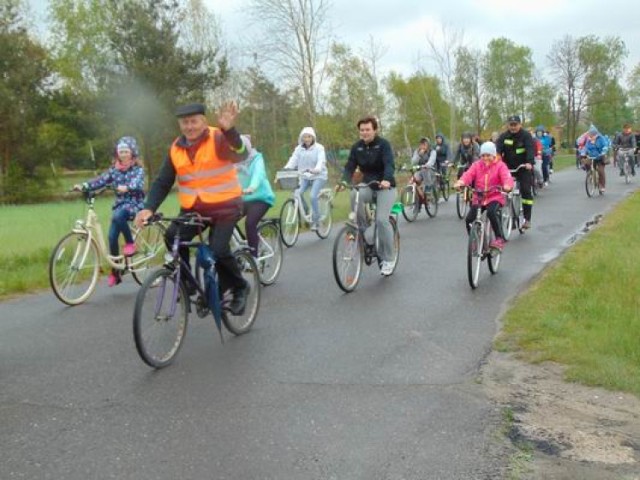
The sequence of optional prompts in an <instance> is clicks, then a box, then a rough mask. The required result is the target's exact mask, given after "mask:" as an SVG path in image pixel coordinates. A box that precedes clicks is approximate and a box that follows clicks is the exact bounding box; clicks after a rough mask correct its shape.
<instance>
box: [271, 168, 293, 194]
mask: <svg viewBox="0 0 640 480" xmlns="http://www.w3.org/2000/svg"><path fill="white" fill-rule="evenodd" d="M276 183H277V184H278V187H279V188H280V189H281V190H295V189H296V188H298V172H297V171H296V170H279V171H277V172H276Z"/></svg>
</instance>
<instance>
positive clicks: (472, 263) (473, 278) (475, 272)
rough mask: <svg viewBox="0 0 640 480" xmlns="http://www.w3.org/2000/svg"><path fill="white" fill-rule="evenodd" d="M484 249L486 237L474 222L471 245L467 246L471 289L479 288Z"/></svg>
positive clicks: (480, 227)
mask: <svg viewBox="0 0 640 480" xmlns="http://www.w3.org/2000/svg"><path fill="white" fill-rule="evenodd" d="M483 248H484V235H483V232H482V226H481V225H480V224H479V223H477V222H474V223H473V224H472V225H471V230H469V243H468V245H467V277H468V278H469V285H470V286H471V288H476V287H477V286H478V280H479V278H480V265H482V250H483Z"/></svg>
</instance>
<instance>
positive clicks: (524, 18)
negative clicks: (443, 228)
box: [29, 0, 640, 76]
mask: <svg viewBox="0 0 640 480" xmlns="http://www.w3.org/2000/svg"><path fill="white" fill-rule="evenodd" d="M204 1H205V3H206V4H207V5H208V6H209V7H210V8H211V10H212V11H213V12H214V13H215V14H216V15H217V17H218V19H219V20H220V22H221V24H222V28H223V31H224V34H225V37H226V39H227V41H228V42H229V43H230V44H231V45H234V44H236V45H237V44H244V45H246V44H247V42H248V41H250V39H251V35H252V33H251V30H247V28H246V27H247V25H246V21H247V20H246V13H245V12H246V7H247V4H248V0H204ZM29 2H30V3H31V4H32V6H33V8H34V10H35V13H36V15H37V16H41V17H42V16H44V13H45V11H46V5H47V0H29ZM634 10H635V7H633V2H630V1H629V0H608V1H606V2H604V1H602V0H581V1H580V2H575V0H573V1H569V0H535V1H530V2H525V1H522V0H449V1H442V2H436V1H429V0H396V1H390V0H333V5H332V8H331V15H330V21H331V23H332V35H333V36H334V37H335V38H336V39H337V40H340V41H342V42H345V43H347V44H349V45H350V46H351V47H352V48H353V50H354V51H360V50H361V49H363V48H365V46H366V44H367V42H368V39H369V37H370V35H372V36H373V38H374V39H375V41H376V42H377V43H380V44H382V45H384V46H386V47H387V49H388V50H387V53H386V54H385V56H384V57H383V58H382V59H381V67H382V70H383V72H382V73H386V72H388V71H390V70H395V71H397V72H400V73H402V74H405V75H409V74H411V73H412V72H414V71H416V70H417V69H418V68H420V67H423V68H426V69H427V70H432V67H433V64H430V63H428V60H427V55H428V53H429V48H428V44H427V42H426V37H427V35H428V34H429V33H430V32H431V34H432V35H433V36H434V38H438V37H437V36H438V34H439V33H440V32H441V29H442V25H447V28H449V29H458V30H461V31H462V32H463V33H464V37H463V39H464V43H465V44H466V45H467V46H471V47H476V48H480V49H484V48H485V47H486V45H487V43H488V42H489V41H490V40H491V39H492V38H496V37H506V38H509V39H511V40H512V41H514V42H515V43H517V44H519V45H525V46H528V47H530V48H531V49H532V50H533V58H534V61H535V62H536V64H537V66H538V69H539V72H540V73H541V74H543V75H545V76H546V75H547V74H548V73H549V70H548V69H549V67H548V64H547V60H546V55H547V53H548V52H549V51H550V48H551V45H552V43H553V42H554V41H555V40H559V39H561V38H562V37H563V36H564V35H565V34H569V35H572V36H573V37H580V36H583V35H588V34H594V35H597V36H599V37H601V38H604V37H605V36H610V35H618V36H619V37H620V38H622V40H623V41H624V42H625V44H626V46H627V49H628V50H629V56H628V57H627V61H626V65H627V72H628V71H630V70H631V68H632V67H633V66H635V65H637V64H638V63H640V29H638V28H637V22H638V20H637V19H638V14H637V13H636V12H635V11H634ZM434 73H435V72H434Z"/></svg>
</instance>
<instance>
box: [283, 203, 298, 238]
mask: <svg viewBox="0 0 640 480" xmlns="http://www.w3.org/2000/svg"><path fill="white" fill-rule="evenodd" d="M299 234H300V221H299V220H298V209H297V208H296V203H295V201H294V200H293V198H290V199H288V200H287V201H286V202H284V204H283V205H282V209H281V210H280V238H282V243H284V244H285V245H286V246H287V247H293V246H294V245H295V244H296V242H297V241H298V235H299Z"/></svg>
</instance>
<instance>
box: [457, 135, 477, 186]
mask: <svg viewBox="0 0 640 480" xmlns="http://www.w3.org/2000/svg"><path fill="white" fill-rule="evenodd" d="M479 156H480V147H479V146H478V144H477V143H475V142H474V141H473V137H472V135H471V134H470V133H469V132H465V133H463V134H462V135H461V136H460V145H458V150H457V152H456V156H455V158H454V159H453V163H455V164H456V165H457V166H458V179H460V177H461V176H462V174H463V173H464V172H466V171H467V170H468V169H469V167H470V166H471V164H472V163H473V162H475V161H476V160H477V159H478V157H479Z"/></svg>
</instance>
